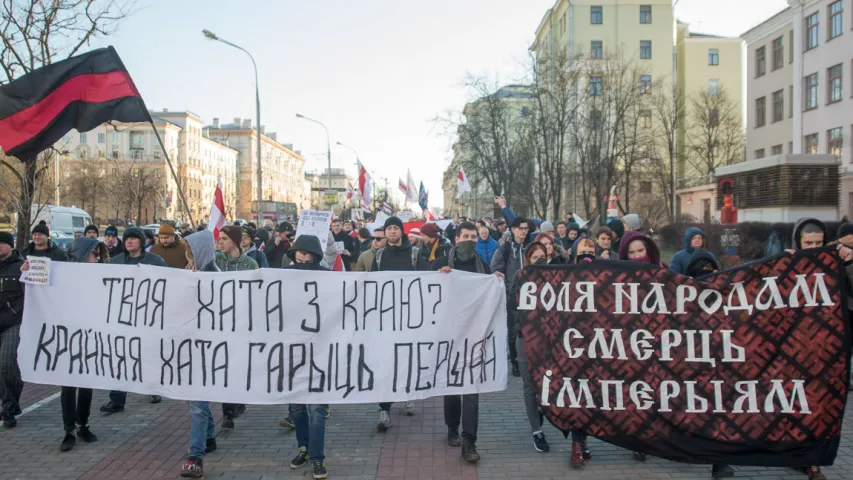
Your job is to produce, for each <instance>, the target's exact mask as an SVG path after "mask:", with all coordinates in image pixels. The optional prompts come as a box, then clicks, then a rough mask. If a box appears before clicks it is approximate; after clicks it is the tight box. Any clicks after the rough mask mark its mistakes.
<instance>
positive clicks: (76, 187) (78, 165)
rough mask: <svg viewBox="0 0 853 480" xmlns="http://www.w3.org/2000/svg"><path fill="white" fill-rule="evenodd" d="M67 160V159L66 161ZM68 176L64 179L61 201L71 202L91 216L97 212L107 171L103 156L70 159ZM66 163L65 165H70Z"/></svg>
mask: <svg viewBox="0 0 853 480" xmlns="http://www.w3.org/2000/svg"><path fill="white" fill-rule="evenodd" d="M66 162H68V161H66ZM70 162H72V163H71V165H73V168H70V169H69V170H70V172H69V176H68V177H67V179H65V180H64V182H63V183H64V184H65V185H64V187H65V188H64V192H63V198H64V199H67V200H66V202H63V203H72V204H74V205H77V206H79V207H80V208H82V209H83V210H87V211H88V212H89V214H90V215H91V216H92V218H96V217H97V214H98V203H100V201H101V200H102V199H103V197H104V193H105V189H106V185H107V183H108V182H107V172H106V161H105V159H104V158H95V159H93V158H84V159H80V160H72V161H70ZM71 165H69V164H68V163H66V166H67V167H70V166H71Z"/></svg>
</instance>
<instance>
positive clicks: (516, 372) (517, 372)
mask: <svg viewBox="0 0 853 480" xmlns="http://www.w3.org/2000/svg"><path fill="white" fill-rule="evenodd" d="M512 376H513V377H520V376H521V370H519V369H518V362H512Z"/></svg>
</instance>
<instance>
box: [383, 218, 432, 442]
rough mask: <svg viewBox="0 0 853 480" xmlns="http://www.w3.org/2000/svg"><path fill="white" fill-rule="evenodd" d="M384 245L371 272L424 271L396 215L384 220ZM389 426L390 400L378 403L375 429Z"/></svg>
mask: <svg viewBox="0 0 853 480" xmlns="http://www.w3.org/2000/svg"><path fill="white" fill-rule="evenodd" d="M385 240H386V243H385V246H384V247H382V248H379V249H377V250H376V253H375V254H374V256H373V264H372V265H371V267H370V271H371V272H406V271H426V270H429V264H428V263H427V261H426V260H424V258H423V256H421V254H420V252H419V251H418V249H417V248H414V247H412V244H411V243H410V242H409V239H408V238H407V237H406V235H405V234H404V233H403V221H402V220H400V219H399V218H397V217H390V218H388V220H385ZM414 414H415V403H414V402H412V401H408V402H406V415H408V416H412V415H414ZM390 426H391V402H383V403H380V404H379V422H378V423H377V424H376V429H377V430H379V431H380V432H384V431H386V430H388V427H390Z"/></svg>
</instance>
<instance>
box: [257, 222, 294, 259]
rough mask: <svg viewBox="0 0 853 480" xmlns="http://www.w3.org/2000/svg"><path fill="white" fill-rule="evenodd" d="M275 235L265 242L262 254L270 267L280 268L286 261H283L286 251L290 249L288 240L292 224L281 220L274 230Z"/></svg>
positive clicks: (292, 230) (292, 231) (291, 233)
mask: <svg viewBox="0 0 853 480" xmlns="http://www.w3.org/2000/svg"><path fill="white" fill-rule="evenodd" d="M275 232H276V233H275V237H274V238H273V239H272V240H270V241H269V242H268V243H267V246H266V248H265V249H264V255H266V256H267V263H268V264H269V266H270V268H281V267H283V266H284V265H285V264H286V263H287V262H286V261H285V259H286V258H287V257H286V254H287V251H288V250H289V249H290V240H289V237H291V236H292V235H293V233H294V228H293V225H292V224H291V223H290V222H281V223H280V224H278V228H276V230H275Z"/></svg>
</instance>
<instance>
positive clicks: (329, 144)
mask: <svg viewBox="0 0 853 480" xmlns="http://www.w3.org/2000/svg"><path fill="white" fill-rule="evenodd" d="M296 118H301V119H302V120H308V121H309V122H312V123H316V124H317V125H320V126H321V127H323V129H324V130H326V159H327V160H328V162H329V190H331V189H332V142H331V140H330V139H329V128H328V127H326V124H325V123H323V122H321V121H319V120H314V119H313V118H308V117H306V116H305V115H302V114H301V113H297V114H296Z"/></svg>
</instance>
